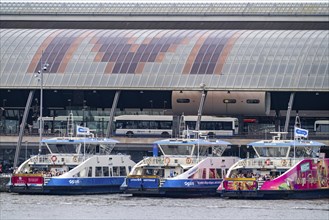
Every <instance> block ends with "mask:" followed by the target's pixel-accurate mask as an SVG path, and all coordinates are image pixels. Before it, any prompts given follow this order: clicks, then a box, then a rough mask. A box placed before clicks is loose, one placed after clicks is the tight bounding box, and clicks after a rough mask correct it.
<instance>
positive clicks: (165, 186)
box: [122, 178, 220, 197]
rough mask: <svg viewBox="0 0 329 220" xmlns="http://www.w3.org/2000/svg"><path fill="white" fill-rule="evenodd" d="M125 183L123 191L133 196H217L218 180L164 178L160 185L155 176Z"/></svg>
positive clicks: (128, 180)
mask: <svg viewBox="0 0 329 220" xmlns="http://www.w3.org/2000/svg"><path fill="white" fill-rule="evenodd" d="M145 180H146V181H145ZM127 183H128V185H126V186H124V187H122V188H123V189H124V192H125V193H129V194H132V195H134V196H155V197H210V196H218V194H217V192H216V189H217V187H218V185H219V184H220V180H202V179H199V180H191V179H185V180H184V179H183V180H182V179H177V180H166V181H165V182H164V183H161V185H162V186H160V180H159V179H156V178H152V179H142V178H134V179H127Z"/></svg>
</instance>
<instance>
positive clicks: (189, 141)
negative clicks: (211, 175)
mask: <svg viewBox="0 0 329 220" xmlns="http://www.w3.org/2000/svg"><path fill="white" fill-rule="evenodd" d="M154 143H155V144H158V145H194V144H199V145H202V146H218V145H231V143H230V142H226V141H222V140H216V141H210V140H206V139H165V140H160V141H155V142H154Z"/></svg>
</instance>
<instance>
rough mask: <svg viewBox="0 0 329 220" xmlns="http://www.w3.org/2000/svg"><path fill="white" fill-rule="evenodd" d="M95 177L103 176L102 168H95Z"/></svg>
mask: <svg viewBox="0 0 329 220" xmlns="http://www.w3.org/2000/svg"><path fill="white" fill-rule="evenodd" d="M95 176H103V172H102V167H96V170H95Z"/></svg>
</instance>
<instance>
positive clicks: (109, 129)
mask: <svg viewBox="0 0 329 220" xmlns="http://www.w3.org/2000/svg"><path fill="white" fill-rule="evenodd" d="M120 93H121V91H116V92H115V95H114V99H113V103H112V108H111V112H110V118H109V123H108V125H107V131H106V137H111V136H112V131H113V118H114V113H115V109H116V108H117V105H118V101H119V97H120Z"/></svg>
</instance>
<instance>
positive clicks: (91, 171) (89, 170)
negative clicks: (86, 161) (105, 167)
mask: <svg viewBox="0 0 329 220" xmlns="http://www.w3.org/2000/svg"><path fill="white" fill-rule="evenodd" d="M92 176H93V168H92V167H89V168H88V177H92Z"/></svg>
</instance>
